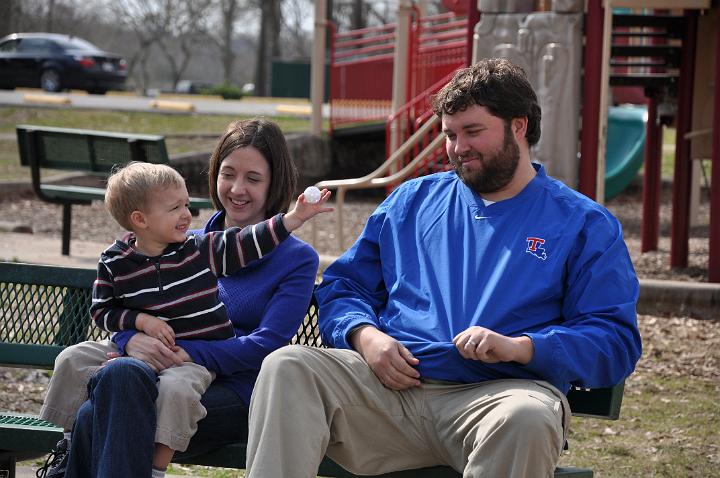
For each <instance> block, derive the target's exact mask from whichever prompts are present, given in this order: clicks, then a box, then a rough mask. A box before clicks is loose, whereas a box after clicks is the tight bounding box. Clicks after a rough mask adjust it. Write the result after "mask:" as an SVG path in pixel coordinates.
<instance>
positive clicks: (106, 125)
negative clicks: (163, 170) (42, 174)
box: [0, 106, 310, 180]
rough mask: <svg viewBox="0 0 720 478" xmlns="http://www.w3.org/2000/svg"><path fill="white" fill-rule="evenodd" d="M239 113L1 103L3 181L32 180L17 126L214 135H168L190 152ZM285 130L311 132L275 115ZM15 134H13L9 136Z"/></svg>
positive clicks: (172, 144) (173, 147)
mask: <svg viewBox="0 0 720 478" xmlns="http://www.w3.org/2000/svg"><path fill="white" fill-rule="evenodd" d="M242 118H243V117H241V116H236V115H198V114H167V113H147V112H135V111H128V112H122V111H103V110H70V109H55V108H28V107H5V106H0V135H2V136H0V180H22V179H27V180H29V179H30V169H29V168H24V167H21V166H20V160H19V157H18V151H17V141H16V140H15V137H14V135H15V125H17V124H34V125H40V126H56V127H63V128H84V129H96V130H103V131H116V132H124V133H144V134H184V135H194V134H197V135H211V137H200V138H192V137H183V138H167V139H166V140H165V143H166V145H167V148H168V154H170V155H171V156H172V155H174V154H178V153H185V152H189V151H211V150H212V148H213V147H214V146H215V142H216V137H218V136H220V134H221V133H222V132H223V131H224V130H225V127H226V126H227V125H228V123H230V122H231V121H235V120H238V119H242ZM272 119H273V120H274V121H275V122H277V123H278V124H279V125H280V128H282V130H283V132H285V133H290V132H296V131H308V130H309V128H310V123H309V121H308V120H307V119H303V118H296V117H291V116H276V117H273V118H272ZM8 135H12V137H10V136H8Z"/></svg>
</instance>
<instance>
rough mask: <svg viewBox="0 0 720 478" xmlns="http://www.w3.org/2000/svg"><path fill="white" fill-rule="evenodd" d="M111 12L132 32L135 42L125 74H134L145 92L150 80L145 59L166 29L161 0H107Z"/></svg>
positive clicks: (139, 86)
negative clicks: (119, 0)
mask: <svg viewBox="0 0 720 478" xmlns="http://www.w3.org/2000/svg"><path fill="white" fill-rule="evenodd" d="M107 7H108V9H109V10H110V12H111V14H112V16H113V17H114V18H116V19H117V21H118V22H119V23H121V24H122V25H123V26H124V27H125V28H127V29H129V30H131V31H132V32H133V33H134V34H135V40H136V41H137V43H138V45H137V48H136V49H135V50H134V52H133V53H132V54H131V55H130V56H129V58H128V76H132V77H133V78H135V81H136V83H137V86H138V88H139V89H140V90H141V91H142V92H147V89H148V87H149V84H150V74H149V72H148V59H149V57H150V51H151V48H152V47H153V46H154V45H156V44H157V43H158V41H159V40H160V38H161V37H162V36H163V35H164V34H165V32H166V31H167V25H166V23H165V22H166V21H167V18H166V17H165V16H164V15H163V2H162V1H161V0H125V1H124V2H123V4H122V5H121V4H119V3H118V2H115V1H113V0H108V3H107Z"/></svg>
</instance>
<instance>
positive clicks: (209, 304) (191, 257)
mask: <svg viewBox="0 0 720 478" xmlns="http://www.w3.org/2000/svg"><path fill="white" fill-rule="evenodd" d="M282 216H283V215H282V214H278V215H277V216H274V217H272V218H270V219H268V220H266V221H264V222H261V223H259V224H255V225H253V226H247V227H244V228H242V229H240V228H237V227H231V228H228V229H226V230H224V231H218V232H209V233H207V234H194V235H190V236H188V238H187V239H186V240H185V242H183V243H176V244H170V245H169V246H168V247H167V248H166V249H165V251H164V252H163V253H162V254H161V255H160V256H157V257H148V256H146V255H144V254H142V253H140V252H138V251H136V250H135V249H133V248H132V244H133V243H134V242H135V237H134V235H133V234H129V235H128V236H126V237H125V238H123V240H122V241H115V243H114V244H113V245H112V246H110V247H109V248H107V249H106V250H105V251H104V252H103V253H102V255H101V256H100V261H99V263H98V273H97V279H96V280H95V283H94V284H93V298H92V306H91V307H90V313H91V315H92V319H93V321H94V322H95V325H97V326H98V327H100V328H101V329H103V330H106V331H109V332H118V331H121V330H129V329H135V320H136V318H137V316H138V314H139V313H140V312H145V313H147V314H150V315H152V316H155V317H158V318H159V319H162V320H164V321H166V322H167V323H168V324H169V325H170V326H171V327H172V328H173V330H174V331H175V337H176V338H185V339H189V338H192V339H196V338H202V339H227V338H231V337H235V332H234V330H233V326H232V323H231V322H230V320H228V317H227V311H226V310H225V305H224V304H223V303H222V302H221V301H220V300H219V299H218V294H217V290H218V289H217V278H218V277H225V276H229V275H231V274H234V273H235V272H236V271H237V270H238V269H241V268H243V267H245V265H246V264H248V263H250V262H251V261H254V260H256V259H259V258H262V257H263V256H264V255H265V254H267V253H269V252H270V251H272V250H273V249H274V248H275V246H277V245H278V244H279V243H280V242H281V241H283V240H284V239H286V238H287V237H288V235H289V233H288V232H287V230H286V229H285V226H284V225H283V222H282Z"/></svg>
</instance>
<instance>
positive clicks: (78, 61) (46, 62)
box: [0, 33, 127, 95]
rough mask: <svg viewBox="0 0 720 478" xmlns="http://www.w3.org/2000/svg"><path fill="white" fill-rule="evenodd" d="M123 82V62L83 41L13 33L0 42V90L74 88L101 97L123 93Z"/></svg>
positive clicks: (73, 38)
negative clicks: (109, 91)
mask: <svg viewBox="0 0 720 478" xmlns="http://www.w3.org/2000/svg"><path fill="white" fill-rule="evenodd" d="M126 78H127V71H126V63H125V60H123V59H122V58H121V57H120V56H119V55H115V54H113V53H108V52H105V51H102V50H101V49H100V48H98V47H96V46H95V45H93V44H92V43H90V42H87V41H85V40H83V39H82V38H78V37H74V36H69V35H60V34H55V33H14V34H12V35H8V36H6V37H5V38H2V39H0V88H5V89H7V88H15V87H23V86H24V87H30V88H37V87H41V88H42V89H43V90H45V91H61V90H65V89H71V88H73V89H79V90H87V91H88V92H89V93H95V94H100V95H102V94H104V93H105V92H106V91H108V90H121V89H123V88H124V84H125V79H126Z"/></svg>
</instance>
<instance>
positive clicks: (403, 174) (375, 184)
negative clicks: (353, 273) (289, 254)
mask: <svg viewBox="0 0 720 478" xmlns="http://www.w3.org/2000/svg"><path fill="white" fill-rule="evenodd" d="M439 122H440V119H439V118H438V117H437V116H432V117H431V118H430V119H428V121H427V122H426V123H424V124H423V125H422V126H421V127H420V128H419V129H418V130H417V131H416V132H415V133H414V134H413V135H412V136H410V138H408V140H407V141H405V143H403V144H402V145H401V146H400V147H399V148H398V149H397V151H395V152H394V153H393V154H392V155H390V157H389V158H388V159H386V160H385V162H384V163H383V164H381V165H380V166H379V167H378V168H377V169H375V171H373V172H371V173H369V174H367V175H365V176H362V177H360V178H351V179H336V180H330V181H320V182H319V183H317V184H316V186H317V187H318V188H319V189H323V188H326V189H337V193H336V194H335V209H336V214H337V222H336V226H337V234H336V237H337V238H338V244H339V246H340V250H341V251H342V250H343V247H344V246H343V243H344V237H343V236H344V235H343V204H344V202H345V192H346V191H347V190H348V189H372V188H380V187H385V186H388V185H391V184H393V183H397V182H400V181H404V180H405V179H406V178H407V177H408V176H410V175H411V174H412V173H413V172H414V171H415V169H416V167H417V165H418V164H420V163H422V162H423V161H425V159H427V157H428V156H429V155H430V154H431V153H432V152H433V151H435V150H436V149H437V148H439V147H440V146H441V145H442V142H443V141H444V139H445V135H444V134H443V133H439V134H438V135H437V136H436V137H435V138H434V139H433V140H432V141H431V142H430V143H429V144H428V145H427V146H426V147H425V148H424V149H423V150H422V151H420V153H419V154H418V155H417V156H416V157H415V158H414V159H413V160H412V161H411V162H410V163H408V164H407V165H405V167H403V168H402V169H401V170H400V171H398V172H396V173H393V174H391V175H390V176H384V175H385V173H386V172H387V171H388V170H389V169H390V168H391V167H392V166H394V165H395V164H396V163H397V162H398V161H399V160H400V158H402V157H403V156H405V155H406V154H407V153H408V152H409V151H410V150H411V149H412V148H414V147H415V146H416V145H417V144H418V143H420V142H421V141H423V140H424V139H425V138H426V137H427V136H428V135H429V134H430V132H431V131H432V129H433V128H434V127H435V126H436V125H437V124H438V123H439ZM311 223H312V224H311V227H312V244H313V247H315V246H316V243H317V229H316V225H315V224H316V222H315V221H311Z"/></svg>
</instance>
